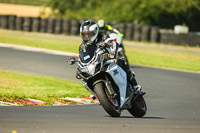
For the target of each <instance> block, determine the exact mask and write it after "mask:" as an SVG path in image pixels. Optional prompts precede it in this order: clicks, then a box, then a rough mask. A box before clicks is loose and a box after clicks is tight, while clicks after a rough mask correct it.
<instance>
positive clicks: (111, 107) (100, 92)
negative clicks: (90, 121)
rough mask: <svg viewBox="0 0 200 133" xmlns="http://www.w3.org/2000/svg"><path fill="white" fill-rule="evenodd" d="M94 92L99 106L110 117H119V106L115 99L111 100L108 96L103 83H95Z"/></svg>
mask: <svg viewBox="0 0 200 133" xmlns="http://www.w3.org/2000/svg"><path fill="white" fill-rule="evenodd" d="M94 92H95V93H96V95H97V98H98V99H99V102H100V104H101V105H102V107H103V108H104V110H105V111H106V112H107V113H108V114H109V115H110V116H111V117H119V116H120V115H121V111H120V104H119V102H118V100H117V99H116V98H111V96H110V95H109V93H108V91H107V88H106V86H105V85H104V84H103V83H101V82H100V83H97V84H96V85H95V86H94Z"/></svg>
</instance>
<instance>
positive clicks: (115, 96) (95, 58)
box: [68, 47, 147, 117]
mask: <svg viewBox="0 0 200 133" xmlns="http://www.w3.org/2000/svg"><path fill="white" fill-rule="evenodd" d="M88 51H89V52H85V53H80V54H79V55H80V56H79V58H78V59H75V58H71V59H70V60H69V61H68V63H69V64H70V65H73V64H75V63H77V65H78V66H77V75H76V77H77V78H78V79H82V81H83V83H84V86H85V88H86V89H87V90H88V91H89V92H90V93H91V94H93V95H94V96H95V97H97V98H98V100H99V102H100V104H101V105H102V107H103V108H104V110H105V111H106V112H107V113H108V114H109V115H110V116H111V117H119V116H120V115H121V112H122V111H123V110H128V111H129V112H130V114H132V115H133V116H134V117H143V116H144V115H145V114H146V111H147V106H146V102H145V100H144V98H143V95H144V94H145V92H142V91H139V92H137V93H136V92H135V91H134V90H133V89H132V88H131V85H130V84H129V83H128V82H127V75H126V72H125V71H124V70H123V69H122V68H121V67H120V66H119V65H117V64H116V59H110V58H109V49H108V48H102V47H98V48H96V49H95V50H94V51H91V50H88Z"/></svg>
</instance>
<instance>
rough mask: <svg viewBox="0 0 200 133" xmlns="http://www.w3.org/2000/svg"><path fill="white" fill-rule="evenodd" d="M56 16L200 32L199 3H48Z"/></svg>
mask: <svg viewBox="0 0 200 133" xmlns="http://www.w3.org/2000/svg"><path fill="white" fill-rule="evenodd" d="M47 6H50V7H51V8H52V9H53V14H52V15H53V16H57V17H62V18H70V19H79V20H85V19H94V20H97V19H104V20H105V21H107V22H108V21H109V22H111V21H116V22H133V23H142V24H146V25H154V26H159V27H161V28H173V27H174V25H187V26H189V28H190V31H200V0H101V1H99V0H49V2H48V4H47Z"/></svg>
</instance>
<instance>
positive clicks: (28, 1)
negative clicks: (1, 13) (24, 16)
mask: <svg viewBox="0 0 200 133" xmlns="http://www.w3.org/2000/svg"><path fill="white" fill-rule="evenodd" d="M48 1H49V0H0V3H7V4H20V5H33V6H45V5H47V3H48Z"/></svg>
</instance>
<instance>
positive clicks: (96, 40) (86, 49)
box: [79, 20, 141, 92]
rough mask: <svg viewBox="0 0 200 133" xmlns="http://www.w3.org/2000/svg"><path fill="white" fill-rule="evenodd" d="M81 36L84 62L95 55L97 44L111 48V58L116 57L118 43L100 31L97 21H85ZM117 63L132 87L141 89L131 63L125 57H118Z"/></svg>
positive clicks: (81, 28)
mask: <svg viewBox="0 0 200 133" xmlns="http://www.w3.org/2000/svg"><path fill="white" fill-rule="evenodd" d="M80 36H81V39H82V43H81V45H80V46H79V55H82V56H79V57H81V58H80V59H81V60H82V61H83V62H88V61H89V60H90V59H91V58H92V57H93V55H94V51H95V50H96V49H97V47H99V46H97V44H100V47H103V48H105V49H106V48H109V49H110V53H109V58H110V59H116V57H117V50H118V43H116V42H115V41H114V40H113V39H112V38H110V37H109V36H108V35H106V34H102V33H101V32H99V27H98V24H97V23H96V22H95V21H92V20H87V21H84V22H83V23H82V24H81V27H80ZM88 53H89V54H88ZM117 64H118V65H119V66H120V67H122V69H123V70H124V71H125V72H126V73H127V79H128V82H129V83H130V84H131V86H132V88H133V89H134V90H136V92H137V91H140V90H141V86H140V85H138V84H137V81H136V79H135V73H134V72H132V71H131V69H130V67H129V65H128V64H127V63H125V60H124V59H123V58H120V59H117Z"/></svg>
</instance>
